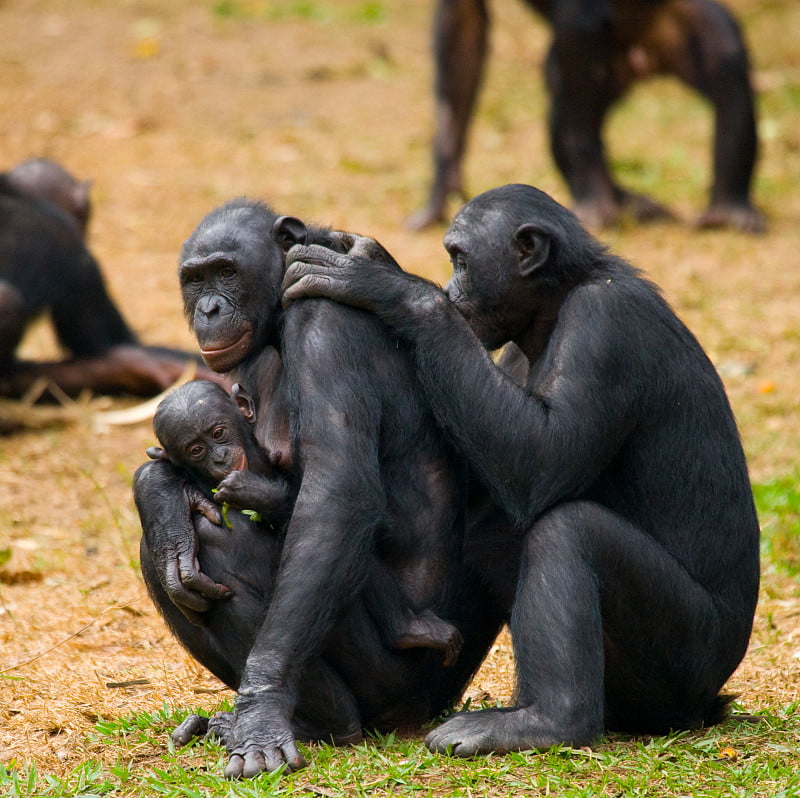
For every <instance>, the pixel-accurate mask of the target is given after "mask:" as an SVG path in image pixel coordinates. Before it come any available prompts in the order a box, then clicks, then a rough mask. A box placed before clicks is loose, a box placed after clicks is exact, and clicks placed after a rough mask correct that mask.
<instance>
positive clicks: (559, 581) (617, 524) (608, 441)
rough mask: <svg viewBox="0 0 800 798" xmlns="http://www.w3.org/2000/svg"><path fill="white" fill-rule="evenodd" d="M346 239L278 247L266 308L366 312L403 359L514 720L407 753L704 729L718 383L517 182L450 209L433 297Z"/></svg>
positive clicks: (742, 471)
mask: <svg viewBox="0 0 800 798" xmlns="http://www.w3.org/2000/svg"><path fill="white" fill-rule="evenodd" d="M350 243H351V248H350V251H349V254H342V253H340V252H333V251H331V250H330V249H326V248H324V247H319V246H296V247H294V248H293V249H292V250H290V252H289V253H288V258H287V262H288V267H287V272H286V279H285V283H284V286H285V291H284V301H285V303H290V302H292V301H293V300H296V299H298V298H300V297H328V298H330V299H334V300H336V301H339V302H343V303H347V304H349V305H351V306H354V307H358V308H362V309H364V310H368V311H371V312H373V313H375V314H377V315H378V317H379V318H380V319H381V320H382V321H383V322H384V323H385V324H386V325H387V326H388V327H389V328H390V329H392V330H393V331H394V332H395V333H396V334H397V335H398V336H399V337H400V340H401V341H403V342H404V344H405V345H406V346H408V347H409V348H410V350H411V351H412V352H413V353H414V358H415V363H416V372H417V377H418V378H419V381H420V383H421V384H422V386H423V390H424V393H425V396H426V397H427V400H428V403H429V404H430V406H431V408H432V409H433V412H434V413H435V415H436V418H437V420H438V422H439V424H440V425H441V426H442V428H443V429H444V430H445V431H446V433H447V434H448V436H449V438H450V439H451V440H453V441H454V442H455V445H456V448H457V449H458V450H459V451H460V452H461V454H462V455H463V456H464V457H465V458H466V459H467V460H468V461H469V463H470V464H471V466H472V467H473V469H474V472H475V474H476V476H477V479H478V480H479V481H480V482H481V483H482V485H483V487H484V488H485V491H486V497H485V502H484V503H483V505H482V506H481V503H480V501H479V500H478V497H475V498H474V499H473V500H472V502H471V515H470V519H469V523H468V527H467V533H466V539H465V560H466V562H465V566H466V567H467V568H470V567H471V566H474V567H477V563H478V562H481V566H482V574H483V579H484V591H485V595H486V597H487V600H489V599H490V598H491V600H494V601H496V602H498V604H499V605H500V606H502V607H504V608H505V613H506V617H507V618H508V620H509V623H510V628H511V634H512V639H513V643H514V652H515V657H516V664H517V689H516V703H515V705H514V706H513V707H509V708H507V709H487V710H483V711H479V712H469V713H462V714H459V715H456V716H455V717H453V718H451V719H450V720H448V721H446V722H445V723H444V724H443V725H442V726H440V727H439V728H437V729H435V730H434V731H432V732H431V733H430V734H429V735H428V738H427V740H428V744H429V745H430V746H431V747H432V748H434V749H435V750H439V751H444V750H446V749H452V751H453V752H454V753H456V754H459V755H470V754H476V753H488V752H491V751H495V752H499V751H508V750H514V749H528V748H536V749H539V748H548V747H549V746H551V745H553V744H557V743H558V744H563V743H568V744H572V745H576V746H579V745H586V744H589V743H591V742H592V740H594V739H595V738H596V737H597V736H598V735H600V734H601V733H602V732H603V731H604V730H605V729H612V730H621V731H627V732H642V733H663V732H667V731H668V730H670V729H687V728H688V729H692V728H697V727H699V726H701V725H707V724H713V723H716V722H718V721H720V720H721V719H722V718H723V717H724V714H725V708H726V705H727V699H726V698H725V697H724V696H721V695H720V693H719V691H720V689H721V688H722V686H723V684H724V683H725V681H726V680H727V679H728V677H729V676H730V675H731V673H732V672H733V671H734V669H735V668H736V666H737V665H738V664H739V662H740V661H741V659H742V657H743V655H744V653H745V650H746V648H747V643H748V639H749V636H750V630H751V625H752V621H753V614H754V610H755V606H756V599H757V594H758V581H759V527H758V520H757V518H756V514H755V510H754V506H753V498H752V493H751V489H750V483H749V479H748V474H747V466H746V463H745V458H744V454H743V452H742V447H741V444H740V441H739V435H738V432H737V429H736V424H735V421H734V418H733V414H732V412H731V408H730V406H729V404H728V400H727V398H726V395H725V390H724V388H723V385H722V383H721V381H720V379H719V377H718V376H717V374H716V372H715V370H714V367H713V365H712V364H711V362H710V361H709V360H708V358H707V357H706V355H705V354H704V352H703V350H702V349H701V347H700V345H699V344H698V342H697V340H696V339H695V338H694V336H693V335H692V334H691V333H690V332H689V331H688V330H687V329H686V327H685V326H684V325H683V324H682V323H681V322H680V321H679V320H678V318H677V317H676V316H675V314H674V313H673V311H672V310H671V309H670V307H669V306H668V305H667V303H666V302H665V301H664V299H663V298H662V297H661V295H660V293H659V291H658V289H657V288H656V287H655V286H653V285H652V284H651V283H649V282H648V281H647V280H645V279H644V278H643V277H642V276H641V274H640V273H639V272H638V271H637V270H635V269H633V268H632V267H631V266H629V265H628V264H627V263H625V262H624V261H623V260H621V259H620V258H618V257H615V256H613V255H611V254H609V253H608V251H607V250H606V248H605V247H603V246H602V245H601V244H600V243H599V242H598V241H596V240H595V239H594V238H592V237H591V236H590V235H589V234H588V233H587V232H585V231H584V229H583V228H582V227H581V226H580V224H579V223H578V220H577V219H576V217H575V216H574V215H573V214H572V213H570V212H569V211H568V210H566V209H565V208H563V207H561V206H560V205H559V204H558V203H556V202H555V201H554V200H552V199H551V198H550V197H548V196H547V195H546V194H543V193H542V192H540V191H537V190H536V189H534V188H531V187H530V186H523V185H511V186H505V187H503V188H498V189H494V190H492V191H488V192H486V193H484V194H481V195H480V196H478V197H476V198H475V199H473V200H472V201H471V202H469V203H467V205H465V206H464V208H462V210H461V211H460V212H459V213H458V214H457V216H456V218H455V220H454V221H453V224H452V225H451V226H450V228H449V230H448V231H447V234H446V235H445V238H444V245H445V248H446V249H447V251H448V253H449V254H450V258H451V260H452V263H453V270H454V271H453V277H452V279H451V280H450V282H449V283H448V284H447V286H446V287H445V289H444V291H442V290H441V289H440V288H439V287H438V286H436V285H434V284H432V283H430V282H428V281H426V280H423V279H422V278H420V277H417V276H414V275H411V274H408V273H405V272H402V271H400V270H398V269H397V268H394V267H390V266H388V265H386V262H385V259H383V258H379V259H374V258H373V257H372V252H373V251H374V250H375V246H376V245H375V243H374V242H373V241H371V240H370V239H365V238H360V237H358V236H351V239H350ZM291 308H292V305H291V304H290V305H289V311H291ZM504 344H509V350H510V353H509V355H508V358H509V360H510V362H511V363H512V364H513V367H514V372H515V377H518V376H519V371H518V370H519V366H520V361H521V360H523V359H524V360H526V361H527V364H528V374H527V379H526V380H525V382H524V384H523V385H521V386H520V385H519V384H518V382H517V380H516V379H512V378H510V377H509V376H508V374H507V373H506V372H505V371H504V370H503V365H504V364H503V363H501V364H499V365H497V364H495V362H494V361H493V360H492V358H491V357H490V356H489V354H488V352H487V351H486V350H494V349H498V348H499V347H501V346H503V345H504ZM504 516H505V517H506V519H507V521H506V523H505V524H503V522H502V518H503V517H504Z"/></svg>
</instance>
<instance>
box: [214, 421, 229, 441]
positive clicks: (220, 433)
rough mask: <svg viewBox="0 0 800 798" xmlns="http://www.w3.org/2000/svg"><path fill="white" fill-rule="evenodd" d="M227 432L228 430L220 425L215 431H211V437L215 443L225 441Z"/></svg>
mask: <svg viewBox="0 0 800 798" xmlns="http://www.w3.org/2000/svg"><path fill="white" fill-rule="evenodd" d="M227 431H228V430H227V428H226V427H224V426H223V425H222V424H220V425H219V426H218V427H214V429H213V430H212V431H211V437H212V438H213V439H214V440H215V441H222V440H225V434H226V432H227Z"/></svg>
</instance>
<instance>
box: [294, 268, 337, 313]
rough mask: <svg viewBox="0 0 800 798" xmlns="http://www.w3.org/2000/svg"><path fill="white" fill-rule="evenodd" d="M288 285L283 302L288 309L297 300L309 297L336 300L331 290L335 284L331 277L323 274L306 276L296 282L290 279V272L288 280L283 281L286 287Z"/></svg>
mask: <svg viewBox="0 0 800 798" xmlns="http://www.w3.org/2000/svg"><path fill="white" fill-rule="evenodd" d="M287 283H288V287H286V288H285V290H284V291H283V297H282V300H281V301H282V302H283V306H284V307H287V306H288V305H289V304H290V303H291V302H292V301H293V300H295V299H302V298H303V297H307V296H321V297H328V298H330V299H333V298H334V294H333V292H332V291H331V290H330V288H331V286H332V285H333V282H332V280H331V279H330V278H329V277H326V276H325V275H323V274H306V275H305V276H303V277H300V278H299V279H298V280H297V281H294V280H293V279H290V275H289V272H288V271H287V273H286V279H285V280H284V281H283V284H284V286H286V285H287Z"/></svg>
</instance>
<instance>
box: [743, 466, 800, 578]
mask: <svg viewBox="0 0 800 798" xmlns="http://www.w3.org/2000/svg"><path fill="white" fill-rule="evenodd" d="M753 496H754V497H755V500H756V507H757V509H758V515H759V518H760V520H761V555H762V559H763V563H764V564H765V565H768V566H771V567H773V568H775V569H777V570H779V571H782V572H784V573H788V574H790V575H791V576H794V577H797V576H798V574H800V471H795V472H794V473H792V474H789V475H788V476H783V477H777V478H776V479H772V480H770V481H769V482H761V483H757V484H754V485H753Z"/></svg>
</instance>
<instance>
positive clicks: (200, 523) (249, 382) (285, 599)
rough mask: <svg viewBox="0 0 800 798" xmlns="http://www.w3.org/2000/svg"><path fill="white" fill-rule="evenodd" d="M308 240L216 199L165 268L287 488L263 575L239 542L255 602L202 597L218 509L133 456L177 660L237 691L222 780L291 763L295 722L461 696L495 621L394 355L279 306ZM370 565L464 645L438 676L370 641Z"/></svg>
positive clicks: (393, 717)
mask: <svg viewBox="0 0 800 798" xmlns="http://www.w3.org/2000/svg"><path fill="white" fill-rule="evenodd" d="M306 240H308V241H309V242H310V243H321V244H323V245H324V246H326V247H338V248H341V245H342V241H341V240H339V239H338V238H337V237H335V236H332V235H331V234H330V233H329V232H328V231H324V230H318V229H314V228H309V229H306V228H305V226H304V225H303V224H302V223H301V222H299V220H297V219H293V218H292V217H280V218H278V217H276V214H274V213H273V212H272V211H271V210H270V209H269V208H268V207H267V206H265V205H263V204H261V203H258V202H252V201H248V200H234V201H231V202H229V203H227V204H226V205H225V206H223V207H221V208H218V209H217V210H215V211H212V212H211V213H210V214H208V215H207V216H206V218H205V219H203V221H201V223H200V225H199V226H198V227H197V229H196V230H195V231H194V233H192V235H191V236H190V237H189V239H188V240H187V242H186V244H185V245H184V248H183V252H182V255H181V264H180V267H179V274H180V281H181V292H182V295H183V299H184V306H185V310H186V315H187V318H188V319H189V320H190V324H191V325H192V328H193V330H194V332H195V335H196V337H197V340H198V343H199V345H200V348H201V351H202V352H203V356H204V358H205V360H206V363H207V364H208V365H209V366H211V367H212V368H214V369H215V370H217V371H220V372H226V375H227V377H228V379H229V380H230V381H231V382H239V383H241V384H242V385H246V386H247V388H248V391H249V392H250V393H251V395H252V397H253V401H254V408H255V411H256V413H255V426H254V428H253V432H254V435H255V438H256V440H257V441H258V444H259V446H260V447H261V448H262V449H263V450H264V452H265V453H266V455H267V457H268V458H269V461H270V462H271V463H273V464H274V465H276V466H278V467H280V468H282V469H283V470H284V471H285V472H286V473H288V474H290V475H291V476H292V481H293V486H294V487H295V488H296V498H295V500H294V505H293V508H292V510H291V516H290V519H289V521H288V524H287V525H286V530H285V535H284V537H283V539H282V542H281V550H280V563H279V565H278V567H277V569H273V565H274V562H275V561H274V559H273V554H271V553H270V551H268V550H262V551H258V550H256V547H255V545H254V544H255V543H257V541H253V540H250V541H247V540H245V541H244V543H245V544H246V545H247V546H248V552H249V553H251V554H252V556H251V558H250V560H249V562H248V568H249V569H250V573H253V572H255V573H261V574H263V577H262V579H261V581H260V582H259V585H262V584H264V582H266V583H268V590H267V591H265V593H264V595H263V597H262V598H259V596H258V595H253V594H252V592H251V593H250V594H248V595H253V598H254V601H252V602H248V603H247V605H246V606H245V607H244V608H243V609H242V610H241V611H239V610H238V609H237V606H236V602H237V601H238V599H239V594H238V593H237V594H235V595H234V596H233V598H232V599H231V600H230V601H217V599H220V598H224V597H226V596H229V595H230V590H229V589H228V588H230V587H231V586H230V585H228V584H227V577H226V576H225V573H226V572H227V573H231V572H233V574H234V576H235V575H236V568H235V567H234V568H231V567H230V564H231V562H234V566H235V564H236V563H235V561H234V560H233V559H232V557H233V555H235V552H226V551H225V547H224V545H222V546H219V547H217V548H215V550H214V554H213V556H212V557H211V558H210V559H206V560H204V557H205V549H204V543H203V538H204V536H205V537H209V536H208V535H206V532H209V533H212V534H211V535H210V537H212V538H213V531H214V530H213V529H210V528H209V527H213V526H214V525H213V524H210V523H209V521H207V518H211V519H216V518H217V515H218V510H217V508H216V506H215V505H214V503H213V502H210V501H209V500H208V498H207V497H206V496H205V495H203V492H202V491H201V490H200V488H199V487H198V486H197V485H196V484H195V483H193V482H192V481H191V480H189V479H187V477H186V476H185V474H183V473H181V471H179V470H178V469H176V468H175V467H174V466H173V465H172V464H171V463H169V462H166V461H158V462H150V463H147V464H145V465H144V466H142V467H141V468H140V469H139V471H138V472H137V474H136V479H135V481H134V495H135V499H136V506H137V509H138V511H139V514H140V517H141V521H142V527H143V532H144V534H143V537H142V546H141V555H142V568H143V572H144V575H145V581H146V583H147V586H148V589H149V591H150V594H151V596H152V597H153V599H154V600H155V602H156V604H157V606H158V608H159V610H160V611H161V613H162V614H163V615H164V617H165V618H166V620H167V622H168V623H169V625H170V627H171V629H172V630H173V632H175V634H176V635H177V636H178V638H179V639H180V640H181V642H182V643H183V644H184V645H185V646H186V647H187V649H189V651H190V652H192V654H194V656H195V657H197V658H198V659H199V660H200V661H201V662H203V663H205V664H206V665H207V666H208V667H210V668H211V669H212V670H213V671H214V673H216V674H217V675H218V676H220V677H221V678H224V679H225V680H226V681H227V683H228V684H232V685H234V686H236V687H237V689H238V691H239V695H238V698H237V703H236V711H235V713H234V717H233V718H232V720H231V723H230V725H229V727H228V730H227V731H226V733H225V735H224V739H225V741H226V743H227V744H228V749H229V752H230V755H231V757H230V762H229V765H228V768H227V770H226V772H227V774H228V775H230V776H251V775H254V774H256V773H258V772H260V771H262V770H274V769H275V768H277V767H279V766H281V765H283V764H286V765H287V766H288V767H289V768H296V767H300V766H301V765H302V764H303V760H302V757H301V756H300V754H299V752H298V751H297V748H296V746H295V742H294V741H295V739H296V737H298V736H301V735H300V733H299V731H298V723H297V722H298V715H300V716H301V717H302V719H303V724H302V726H303V727H305V728H308V727H309V726H311V727H312V728H313V729H314V733H315V734H316V735H319V736H323V737H333V738H334V739H340V738H341V737H342V736H346V734H347V732H348V730H349V729H350V728H351V726H352V723H353V722H355V723H356V724H359V723H360V725H363V726H364V727H366V728H378V729H382V730H391V729H394V728H400V727H405V728H408V727H410V726H415V725H419V724H420V723H422V722H425V721H427V720H430V719H431V718H433V717H435V716H436V714H437V713H439V712H441V711H442V710H443V709H445V708H446V707H447V706H449V705H450V704H451V702H452V701H454V700H455V699H456V698H457V697H458V696H459V695H460V693H461V691H462V690H463V689H464V686H465V685H466V683H467V681H468V680H469V678H470V676H471V675H472V673H473V672H474V671H475V670H476V669H477V667H478V666H479V664H480V662H481V660H482V659H483V657H484V656H485V654H486V652H487V651H488V648H489V646H490V645H491V643H492V641H493V639H494V637H495V636H496V634H497V632H498V630H499V628H500V625H501V623H502V617H501V614H500V612H499V611H498V609H497V608H496V607H495V606H494V605H493V603H492V602H491V601H490V600H489V599H487V598H486V597H484V596H482V595H481V592H480V590H479V589H478V587H477V585H476V583H475V577H474V576H473V575H471V574H469V573H466V572H465V571H464V568H463V564H462V561H461V556H460V554H461V539H462V533H463V525H464V513H465V487H466V486H465V469H464V466H463V461H462V459H461V458H459V457H456V455H455V454H454V452H453V450H452V447H451V446H450V445H449V443H448V442H447V441H446V439H445V438H444V436H443V435H442V433H441V430H440V429H439V427H438V426H437V424H436V423H435V419H434V418H433V415H432V413H431V412H430V409H429V408H428V406H427V404H426V402H425V401H424V399H423V395H422V389H421V387H420V385H419V383H418V381H417V379H416V377H415V375H414V370H413V360H412V356H411V353H410V352H409V351H408V349H407V348H406V347H405V345H404V344H402V343H401V342H400V341H399V340H398V339H397V337H396V336H395V335H393V334H391V333H390V332H389V331H388V330H387V328H385V327H384V325H383V324H381V322H380V321H379V320H378V319H377V317H375V316H374V315H372V314H369V313H363V312H361V311H357V310H353V309H351V308H345V307H343V306H341V305H337V304H336V303H333V302H327V301H308V302H297V303H295V304H294V305H293V306H292V307H291V308H289V309H288V310H287V311H285V312H284V311H283V309H282V306H281V297H280V284H281V280H282V278H283V273H284V269H285V258H284V249H283V248H284V247H286V248H288V246H290V245H291V244H294V243H297V242H300V241H306ZM373 252H374V254H375V255H376V256H379V255H381V254H383V255H384V256H385V258H386V260H385V262H386V264H387V268H393V269H398V267H397V265H396V264H394V262H393V261H391V259H390V258H389V256H388V254H386V253H385V252H382V251H381V250H379V249H378V248H375V249H373ZM198 511H199V512H198ZM198 541H199V544H200V549H199V551H198ZM273 553H274V552H273ZM376 559H377V560H379V561H380V562H381V563H382V566H383V568H385V569H386V570H387V571H388V572H390V573H391V574H392V577H393V579H396V580H398V582H399V583H400V585H401V587H402V590H403V593H404V594H405V597H406V598H407V599H408V601H409V602H410V603H411V605H412V606H413V608H414V609H415V610H416V611H417V612H420V611H422V610H424V609H426V608H429V609H431V610H433V611H435V612H436V613H437V614H438V615H440V616H441V617H442V618H446V619H447V620H448V621H450V622H452V624H453V625H454V626H455V627H456V628H457V629H458V631H459V632H460V633H461V634H463V638H464V644H463V648H462V649H461V652H460V654H459V655H458V659H457V661H456V662H455V664H454V665H452V666H450V667H443V665H442V655H441V653H439V652H435V651H434V652H431V651H426V650H424V649H419V648H417V649H413V650H404V651H395V650H394V649H393V648H392V647H390V646H388V645H387V644H386V641H385V639H384V635H383V634H381V632H380V629H379V628H378V627H379V624H378V623H376V621H375V615H376V607H377V608H378V609H377V615H378V616H379V618H382V619H385V618H386V616H385V615H383V614H381V611H380V606H381V605H380V602H381V601H382V600H385V599H382V596H381V595H380V592H381V585H380V584H379V586H378V588H377V589H371V588H370V585H373V586H374V585H375V582H376V580H375V576H374V574H373V575H372V576H371V577H370V572H372V571H374V570H375V568H374V566H375V562H376ZM208 566H213V569H214V570H213V571H211V572H209V568H208ZM387 585H388V582H387ZM243 589H244V590H245V591H247V590H248V588H247V586H244V588H243ZM376 594H377V595H376ZM259 600H261V601H262V602H263V605H262V606H261V607H260V609H259V607H258V601H259ZM395 610H396V605H395ZM243 614H246V615H247V617H246V618H244V619H243V618H242V615H243ZM248 629H249V630H250V631H247V630H248ZM240 630H241V631H240ZM316 665H319V666H321V667H322V671H323V673H322V675H319V671H315V672H314V673H312V672H311V668H312V666H316ZM304 673H305V678H302V679H301V675H302V674H304ZM331 706H333V707H337V708H339V707H341V709H340V710H339V709H337V710H336V712H334V713H331ZM332 714H333V715H334V717H332ZM337 717H338V718H339V720H338V721H337ZM192 723H193V724H194V723H195V721H194V720H193V721H192ZM342 732H343V733H344V735H343V734H342ZM180 736H181V739H185V735H184V734H183V731H182V732H181V735H180Z"/></svg>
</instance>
